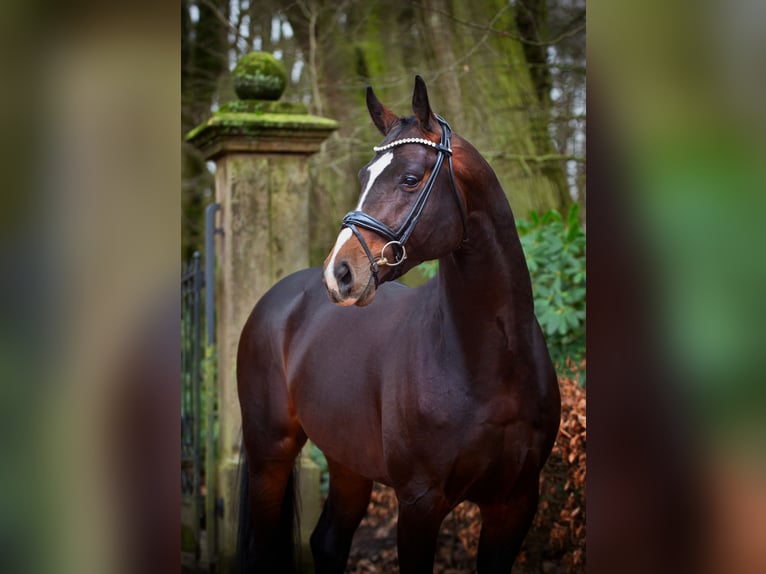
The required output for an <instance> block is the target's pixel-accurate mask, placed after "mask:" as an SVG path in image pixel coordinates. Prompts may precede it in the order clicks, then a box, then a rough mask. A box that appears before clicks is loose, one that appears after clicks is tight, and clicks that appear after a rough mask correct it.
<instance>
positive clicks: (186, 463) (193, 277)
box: [181, 203, 220, 571]
mask: <svg viewBox="0 0 766 574" xmlns="http://www.w3.org/2000/svg"><path fill="white" fill-rule="evenodd" d="M218 209H219V206H218V204H215V203H214V204H211V205H209V206H208V208H207V218H206V229H205V248H206V249H205V251H206V258H205V267H204V269H203V267H202V265H201V256H200V253H199V252H195V253H194V255H193V257H192V259H191V261H189V262H188V263H187V264H186V265H185V266H184V267H183V270H182V274H181V494H182V508H181V549H182V566H183V569H184V570H185V571H214V570H215V569H216V565H217V562H218V560H217V558H218V554H217V528H216V526H217V518H218V516H217V512H216V509H217V507H218V506H219V505H218V504H217V498H216V492H217V491H216V485H215V477H216V461H217V443H218V416H217V411H218V409H217V397H218V390H217V380H216V378H217V377H216V354H215V316H214V308H213V307H214V306H213V299H214V298H213V284H214V279H213V272H214V255H213V253H214V245H213V238H214V235H215V233H217V232H220V230H219V229H216V228H215V226H214V217H215V212H216V211H217V210H218ZM204 327H207V329H206V331H207V336H206V337H204V338H203V328H204Z"/></svg>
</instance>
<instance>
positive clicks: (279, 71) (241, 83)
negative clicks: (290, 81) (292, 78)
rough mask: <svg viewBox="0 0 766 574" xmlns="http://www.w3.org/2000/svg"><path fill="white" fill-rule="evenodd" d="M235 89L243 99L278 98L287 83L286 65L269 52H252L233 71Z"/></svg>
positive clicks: (241, 59) (243, 57)
mask: <svg viewBox="0 0 766 574" xmlns="http://www.w3.org/2000/svg"><path fill="white" fill-rule="evenodd" d="M232 76H233V78H234V90H235V91H236V92H237V96H239V97H240V99H243V100H278V99H279V98H280V97H281V96H282V93H283V92H284V91H285V86H286V85H287V70H286V69H285V65H284V64H283V63H282V62H280V61H279V60H277V59H276V58H275V57H274V56H272V55H271V54H269V53H268V52H250V53H249V54H245V55H244V56H242V58H240V60H239V61H238V62H237V65H236V66H235V67H234V71H233V72H232Z"/></svg>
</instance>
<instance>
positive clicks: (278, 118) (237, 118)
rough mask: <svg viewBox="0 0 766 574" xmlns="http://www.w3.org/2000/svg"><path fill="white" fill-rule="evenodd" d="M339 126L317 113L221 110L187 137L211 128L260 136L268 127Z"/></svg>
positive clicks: (309, 128) (321, 128) (306, 128)
mask: <svg viewBox="0 0 766 574" xmlns="http://www.w3.org/2000/svg"><path fill="white" fill-rule="evenodd" d="M336 129H338V122H336V121H335V120H330V119H327V118H321V117H318V116H310V115H304V114H294V113H293V114H270V113H261V114H258V113H235V112H220V111H219V112H216V113H215V114H213V117H212V118H210V119H209V120H208V121H206V122H205V123H203V124H200V125H199V126H197V127H196V128H194V129H193V130H191V131H190V132H189V133H188V134H187V135H186V140H187V141H191V140H195V139H197V138H199V137H200V136H201V135H202V133H203V132H210V135H212V132H215V134H216V135H226V134H228V135H252V136H257V135H259V134H260V133H262V132H264V131H267V130H268V131H273V130H286V131H287V130H301V131H332V130H336Z"/></svg>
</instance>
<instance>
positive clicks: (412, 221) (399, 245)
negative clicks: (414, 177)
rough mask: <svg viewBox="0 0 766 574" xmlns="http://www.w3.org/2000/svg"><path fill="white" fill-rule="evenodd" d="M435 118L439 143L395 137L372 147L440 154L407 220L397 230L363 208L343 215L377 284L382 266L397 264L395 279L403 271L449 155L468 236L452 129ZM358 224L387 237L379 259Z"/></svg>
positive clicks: (459, 205)
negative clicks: (410, 148)
mask: <svg viewBox="0 0 766 574" xmlns="http://www.w3.org/2000/svg"><path fill="white" fill-rule="evenodd" d="M436 119H437V121H438V122H439V125H440V126H441V129H442V135H441V141H440V142H439V143H438V144H435V143H434V142H432V141H429V140H427V139H423V138H402V139H399V140H394V141H392V142H391V143H388V144H386V145H383V146H375V147H373V148H372V149H373V150H374V151H376V152H381V151H386V150H389V149H391V148H393V147H396V146H400V145H404V144H411V143H416V144H421V145H425V146H429V147H432V148H434V149H435V150H436V151H437V152H438V155H437V156H436V163H435V164H434V167H433V169H432V170H431V174H430V175H429V176H428V180H427V181H426V184H425V185H424V186H423V189H422V190H421V191H420V194H419V195H418V198H417V199H416V200H415V204H414V205H413V206H412V208H411V209H410V212H409V213H408V214H407V217H406V218H405V219H404V222H403V223H402V224H401V225H400V226H399V229H398V230H397V231H394V230H393V229H391V228H390V227H389V226H388V225H386V224H385V223H383V222H382V221H380V220H379V219H375V218H374V217H373V216H372V215H369V214H367V213H365V212H363V211H350V212H348V213H347V214H346V216H345V217H344V218H343V223H342V225H341V228H344V227H348V228H349V229H350V230H351V232H352V233H353V234H354V235H355V236H356V238H357V240H359V243H360V244H361V245H362V248H363V249H364V252H365V253H366V254H367V258H368V259H369V260H370V270H371V271H372V276H373V278H374V279H375V287H377V286H378V285H379V280H378V269H379V267H380V266H382V265H387V266H389V267H394V274H393V277H392V279H396V278H397V277H399V276H400V275H401V274H402V267H401V264H402V263H404V260H405V259H407V251H406V250H405V248H404V244H405V243H407V240H408V239H409V238H410V235H412V232H413V231H414V230H415V226H416V225H417V224H418V220H419V219H420V216H421V214H422V213H423V209H425V206H426V203H427V202H428V198H429V197H430V196H431V191H432V190H433V188H434V185H435V184H436V178H437V177H438V176H439V171H440V170H441V167H442V164H443V163H444V158H445V157H446V158H447V163H448V164H449V176H450V181H451V182H452V190H453V191H454V192H455V199H456V200H457V204H458V208H459V209H460V218H461V220H462V222H463V240H465V238H466V216H465V208H464V207H463V200H462V198H461V197H460V193H459V192H458V190H457V184H456V183H455V173H454V171H453V168H452V148H451V147H450V141H451V138H452V128H450V126H449V124H448V123H447V121H446V120H445V119H444V118H442V117H441V116H436ZM360 207H361V206H360ZM358 227H362V228H364V229H368V230H370V231H373V232H375V233H377V234H378V235H381V236H382V237H384V238H385V239H387V240H388V243H386V244H385V245H384V246H383V248H382V249H381V250H380V257H378V258H377V259H376V258H375V257H374V256H373V255H372V252H371V251H370V248H369V247H368V246H367V242H366V241H365V240H364V237H362V234H361V233H359V229H357V228H358ZM389 247H390V248H391V252H392V255H393V258H394V259H393V261H389V260H388V259H387V258H386V256H385V252H386V249H387V248H389Z"/></svg>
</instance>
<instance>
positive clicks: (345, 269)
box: [335, 263, 354, 295]
mask: <svg viewBox="0 0 766 574" xmlns="http://www.w3.org/2000/svg"><path fill="white" fill-rule="evenodd" d="M335 279H337V281H338V287H339V288H340V292H341V294H342V295H347V294H348V293H349V291H351V286H352V284H353V283H354V276H353V275H352V273H351V268H350V267H349V266H348V264H347V263H340V264H339V265H338V266H337V267H335Z"/></svg>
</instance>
